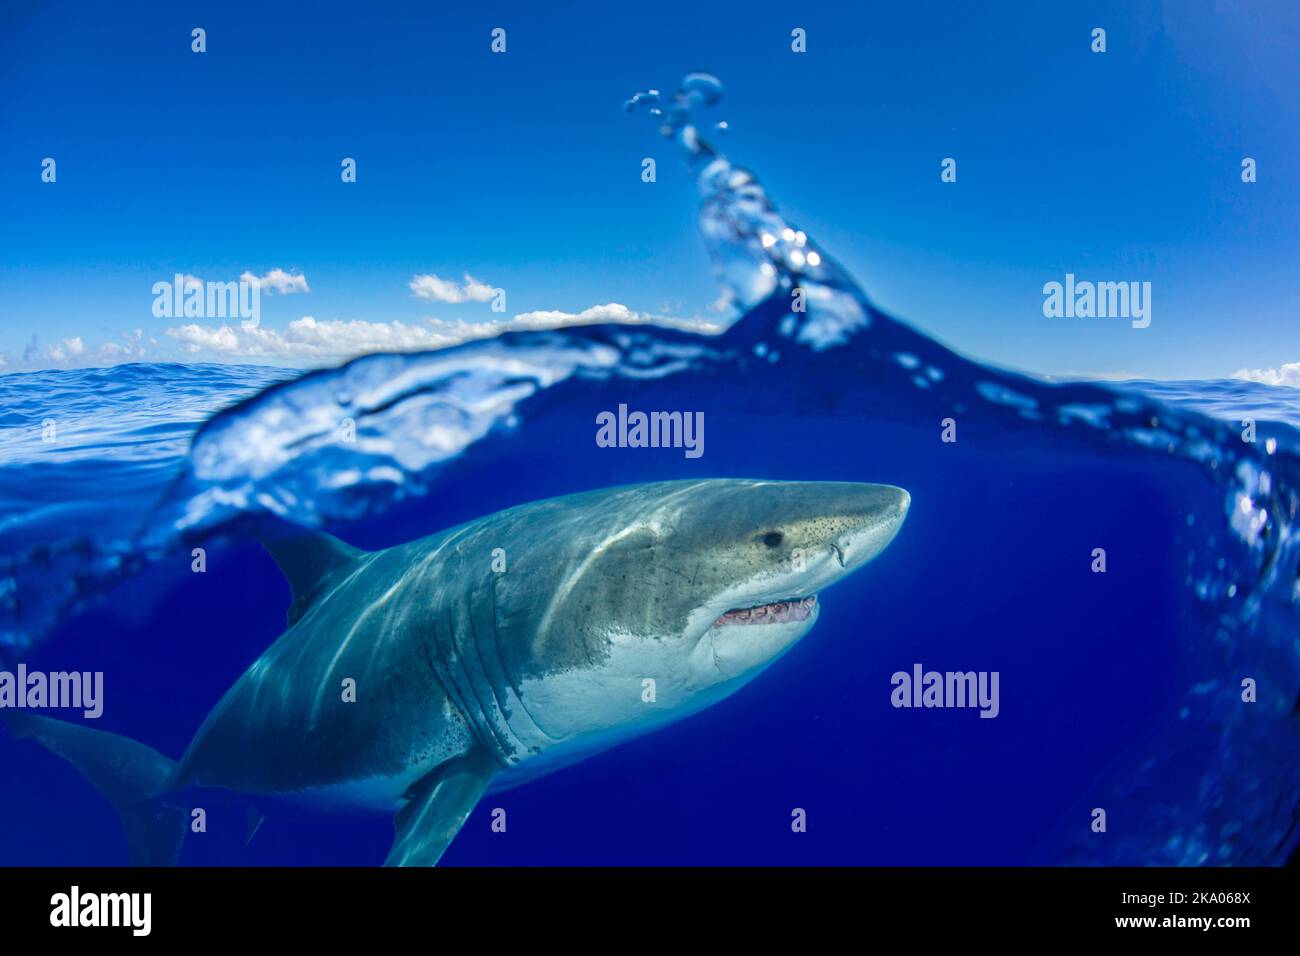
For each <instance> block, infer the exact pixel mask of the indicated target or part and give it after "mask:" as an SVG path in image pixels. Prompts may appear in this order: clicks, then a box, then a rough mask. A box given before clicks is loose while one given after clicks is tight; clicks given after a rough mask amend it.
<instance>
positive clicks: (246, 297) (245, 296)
mask: <svg viewBox="0 0 1300 956" xmlns="http://www.w3.org/2000/svg"><path fill="white" fill-rule="evenodd" d="M152 291H153V314H154V317H155V318H159V319H180V318H185V319H242V320H243V324H244V325H245V326H246V327H248V328H257V326H258V324H259V323H260V322H261V321H262V284H261V281H260V280H258V279H257V278H256V277H255V276H249V277H247V278H245V277H241V278H240V279H239V281H237V282H235V281H231V282H205V281H203V280H202V279H197V278H195V277H194V276H187V275H180V274H179V273H178V274H177V275H175V276H174V277H173V278H172V281H170V282H168V281H166V280H163V281H160V282H155V283H154V284H153V289H152Z"/></svg>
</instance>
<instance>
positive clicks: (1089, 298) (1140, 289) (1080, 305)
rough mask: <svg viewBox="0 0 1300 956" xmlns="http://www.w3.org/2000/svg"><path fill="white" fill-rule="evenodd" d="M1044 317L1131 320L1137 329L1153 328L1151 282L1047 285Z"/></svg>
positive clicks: (1069, 277)
mask: <svg viewBox="0 0 1300 956" xmlns="http://www.w3.org/2000/svg"><path fill="white" fill-rule="evenodd" d="M1043 315H1045V316H1047V318H1049V319H1061V318H1066V319H1073V318H1080V319H1092V318H1097V319H1131V320H1132V326H1133V328H1135V329H1145V328H1146V327H1147V326H1148V325H1150V324H1151V283H1150V282H1089V281H1082V282H1080V281H1076V280H1075V278H1074V273H1073V272H1067V273H1066V274H1065V282H1063V283H1061V282H1056V281H1052V282H1047V283H1044V284H1043Z"/></svg>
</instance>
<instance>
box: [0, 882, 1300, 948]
mask: <svg viewBox="0 0 1300 956" xmlns="http://www.w3.org/2000/svg"><path fill="white" fill-rule="evenodd" d="M1296 874H1297V870H1296V869H1294V868H1286V869H1272V870H1269V869H1204V870H1186V869H1064V868H1062V869H983V868H971V869H707V868H701V869H551V868H535V869H460V868H444V869H436V870H372V869H242V868H241V869H183V870H182V869H178V870H143V869H81V870H78V869H9V870H0V925H2V926H3V927H4V930H3V932H4V935H5V939H6V942H13V941H15V940H17V939H23V938H27V937H33V936H51V937H58V936H60V935H62V936H65V937H66V936H67V935H68V934H71V933H76V934H78V936H79V938H80V939H81V940H82V941H83V942H87V943H93V942H96V941H98V940H101V939H103V940H107V939H108V938H110V937H119V938H123V939H127V938H130V937H132V936H133V935H137V936H144V935H145V933H144V932H143V931H144V930H145V929H147V930H148V933H147V936H148V937H149V938H153V939H162V940H167V941H190V940H194V941H199V942H203V943H214V942H223V941H231V942H238V941H248V940H258V939H263V938H276V937H278V936H281V935H284V936H286V937H288V936H291V937H292V938H293V940H294V942H295V944H296V945H301V944H309V943H312V942H317V941H319V942H320V943H324V944H333V945H337V944H339V943H340V942H346V941H348V940H357V941H359V942H360V941H369V942H374V941H375V940H376V938H377V934H387V933H389V932H393V931H397V930H402V929H409V930H411V931H416V932H429V933H432V934H433V935H431V936H429V937H427V938H428V940H429V943H430V945H433V943H434V942H435V941H436V940H437V939H439V938H441V939H442V940H444V941H445V940H446V939H448V938H449V937H450V938H458V937H459V938H464V934H466V933H469V934H473V933H478V932H484V931H486V932H487V933H488V934H490V935H489V936H486V937H485V938H484V941H485V943H486V941H487V940H488V939H492V940H501V939H502V938H503V937H502V936H501V934H502V933H504V934H506V935H510V934H513V933H519V932H525V933H529V934H531V935H532V936H534V937H535V938H537V939H542V940H552V941H561V940H563V941H575V940H578V939H588V938H590V939H593V940H595V939H598V938H602V937H603V938H604V939H605V940H606V941H613V940H618V939H629V938H633V937H642V938H646V939H647V940H654V939H659V940H661V941H666V940H667V939H670V938H674V937H669V936H666V935H665V934H669V933H675V932H676V931H678V930H680V931H683V932H685V931H688V930H690V931H691V932H692V933H693V936H692V938H695V936H697V935H698V929H699V927H700V926H701V925H704V926H706V927H708V929H709V931H710V935H717V934H721V935H723V936H726V937H728V938H729V940H730V941H731V942H738V941H741V940H745V939H755V940H757V941H766V942H768V943H770V942H771V940H770V939H768V938H767V934H769V933H770V932H772V931H774V930H776V929H780V930H781V931H783V932H791V931H796V932H797V931H799V928H800V927H803V928H804V930H806V931H807V932H809V933H812V932H813V931H814V930H815V935H816V936H817V937H818V938H821V939H825V938H826V937H825V935H824V934H825V933H826V932H828V931H833V930H840V931H843V932H846V933H850V934H853V935H852V937H851V938H855V939H863V938H867V937H866V935H865V934H878V933H888V932H891V931H897V932H905V933H908V934H909V935H915V934H917V933H920V934H921V936H920V937H918V938H924V939H925V940H926V941H930V940H933V939H936V938H939V939H942V938H947V937H948V936H960V937H964V938H968V939H971V940H974V939H980V940H983V941H988V940H1000V939H1011V940H1015V939H1022V938H1038V939H1041V938H1043V937H1044V936H1046V937H1047V938H1062V939H1077V938H1080V937H1095V936H1099V935H1100V936H1113V937H1116V938H1122V937H1124V936H1132V937H1134V938H1136V939H1143V938H1145V939H1161V938H1168V939H1179V940H1181V939H1186V938H1188V937H1191V936H1197V935H1199V936H1201V937H1203V938H1212V939H1215V940H1216V941H1223V942H1227V943H1229V944H1231V942H1233V941H1235V940H1244V939H1249V938H1250V937H1251V936H1252V935H1256V934H1260V933H1263V934H1266V935H1272V934H1276V933H1280V932H1285V931H1288V930H1290V931H1292V932H1294V929H1295V928H1296V925H1297V916H1296V909H1295V903H1296V899H1297V894H1296V888H1297V887H1296V879H1295V878H1296ZM73 887H76V890H75V891H74V890H73ZM105 894H112V895H110V896H105ZM122 894H128V895H125V896H124V895H122ZM133 894H140V895H133ZM143 894H148V897H147V909H146V906H145V903H146V897H145V896H144V895H143ZM88 922H89V923H104V922H107V923H116V924H117V925H115V926H86V925H84V924H85V923H88ZM55 924H60V925H55ZM73 924H78V925H75V926H74V925H73ZM610 934H614V935H610ZM882 938H883V937H882Z"/></svg>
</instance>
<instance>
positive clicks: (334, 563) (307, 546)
mask: <svg viewBox="0 0 1300 956" xmlns="http://www.w3.org/2000/svg"><path fill="white" fill-rule="evenodd" d="M262 547H264V548H266V550H267V551H268V552H270V555H271V557H272V558H274V559H275V563H276V564H277V565H279V567H280V571H281V573H283V574H284V576H285V579H286V580H287V581H288V582H289V590H290V591H292V592H293V600H292V601H291V602H290V604H289V613H288V622H287V623H288V626H289V627H292V626H293V625H295V624H297V623H298V621H299V619H300V618H301V617H302V616H303V615H304V614H306V613H307V609H308V608H310V607H311V606H312V604H314V603H315V602H316V599H317V598H319V597H320V596H321V595H322V594H323V593H325V592H326V591H327V590H329V589H330V588H331V587H333V586H334V585H335V584H337V583H338V582H339V581H341V580H343V578H345V577H347V575H349V574H351V573H352V570H353V568H355V567H356V565H357V562H358V561H360V560H361V559H362V558H363V557H365V555H366V552H365V551H362V550H360V549H359V548H354V547H352V545H350V544H345V543H344V542H342V541H340V540H339V539H338V538H335V537H331V536H330V535H328V534H325V533H323V532H316V531H298V532H294V533H289V534H282V535H276V536H274V537H266V538H263V539H262Z"/></svg>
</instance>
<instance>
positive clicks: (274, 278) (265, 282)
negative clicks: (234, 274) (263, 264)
mask: <svg viewBox="0 0 1300 956" xmlns="http://www.w3.org/2000/svg"><path fill="white" fill-rule="evenodd" d="M239 281H240V282H247V283H248V284H249V285H251V286H253V287H254V288H256V289H260V290H261V291H262V292H266V293H271V292H278V293H280V295H290V294H291V293H294V292H310V291H311V289H310V287H308V285H307V277H306V276H305V275H303V274H302V273H301V272H299V273H297V274H291V273H288V272H285V271H284V270H283V269H272V270H271V271H270V272H268V273H267V274H266V275H264V276H262V277H261V278H258V277H257V276H255V275H253V273H251V272H248V271H244V272H242V273H240V275H239Z"/></svg>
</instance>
